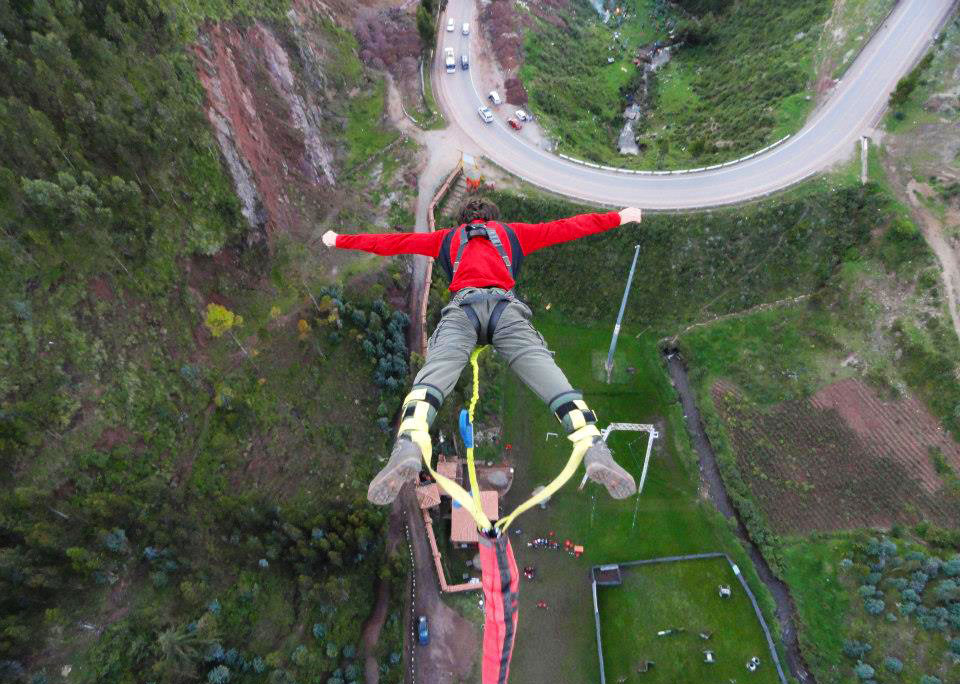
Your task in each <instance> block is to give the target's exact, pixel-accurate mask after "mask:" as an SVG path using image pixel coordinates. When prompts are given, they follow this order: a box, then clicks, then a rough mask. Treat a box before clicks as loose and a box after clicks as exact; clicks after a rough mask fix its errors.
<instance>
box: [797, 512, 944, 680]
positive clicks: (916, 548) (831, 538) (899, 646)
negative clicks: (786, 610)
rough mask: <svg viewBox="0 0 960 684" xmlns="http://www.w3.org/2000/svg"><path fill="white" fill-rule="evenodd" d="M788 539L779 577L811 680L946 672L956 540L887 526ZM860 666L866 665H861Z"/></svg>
mask: <svg viewBox="0 0 960 684" xmlns="http://www.w3.org/2000/svg"><path fill="white" fill-rule="evenodd" d="M893 529H894V533H895V534H896V535H898V536H897V537H894V538H886V537H881V536H879V535H877V536H871V534H870V533H869V532H853V533H849V534H842V535H827V536H816V537H813V538H811V539H794V540H791V541H790V542H789V543H788V544H787V545H786V547H785V548H784V558H785V576H786V579H787V581H788V582H789V583H790V586H791V590H792V593H793V595H794V598H795V601H796V604H797V609H798V612H799V617H800V622H801V626H802V629H801V631H800V637H801V640H802V643H803V644H804V651H805V655H806V659H807V663H808V664H809V665H810V667H811V669H812V670H813V673H814V675H815V676H816V678H817V681H818V682H820V681H823V682H826V683H827V684H841V683H842V684H852V683H853V682H857V681H862V680H863V679H864V677H863V674H867V673H868V672H873V673H874V675H873V676H874V677H875V679H876V680H877V681H912V682H932V681H933V680H932V679H929V678H932V677H936V678H937V680H936V681H943V682H946V681H950V677H951V676H952V674H953V672H954V670H955V669H956V666H957V661H958V660H960V640H958V639H957V636H958V633H960V602H958V594H957V589H956V587H957V582H958V580H957V578H958V576H960V575H958V573H960V556H957V555H956V550H957V549H956V548H947V549H944V548H936V547H934V546H931V545H929V544H927V543H924V542H923V538H922V536H921V535H920V534H919V533H926V532H928V528H927V527H926V526H922V527H920V528H917V529H915V530H912V531H911V532H912V533H910V534H908V533H907V532H906V530H905V529H904V528H902V527H900V526H897V527H894V528H893ZM867 668H869V670H868V669H867Z"/></svg>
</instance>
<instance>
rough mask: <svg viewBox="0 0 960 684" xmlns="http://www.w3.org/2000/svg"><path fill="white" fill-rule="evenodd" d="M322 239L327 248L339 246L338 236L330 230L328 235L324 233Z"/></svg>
mask: <svg viewBox="0 0 960 684" xmlns="http://www.w3.org/2000/svg"><path fill="white" fill-rule="evenodd" d="M322 239H323V244H325V245H326V246H327V247H334V246H336V244H337V234H336V233H334V232H333V231H332V230H328V231H327V232H326V233H324V234H323V238H322Z"/></svg>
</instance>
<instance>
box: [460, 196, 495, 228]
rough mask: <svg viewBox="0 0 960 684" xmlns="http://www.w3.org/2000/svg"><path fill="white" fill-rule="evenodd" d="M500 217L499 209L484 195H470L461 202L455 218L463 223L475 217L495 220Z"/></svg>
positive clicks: (482, 219) (483, 219)
mask: <svg viewBox="0 0 960 684" xmlns="http://www.w3.org/2000/svg"><path fill="white" fill-rule="evenodd" d="M498 218H500V209H499V208H497V205H496V204H494V203H493V202H491V201H490V200H488V199H487V198H486V197H472V198H470V199H468V200H467V201H466V202H464V203H463V206H462V207H460V214H459V215H458V217H457V220H458V221H459V222H460V223H461V224H463V223H470V222H471V221H474V220H476V219H480V220H481V221H496V220H497V219H498Z"/></svg>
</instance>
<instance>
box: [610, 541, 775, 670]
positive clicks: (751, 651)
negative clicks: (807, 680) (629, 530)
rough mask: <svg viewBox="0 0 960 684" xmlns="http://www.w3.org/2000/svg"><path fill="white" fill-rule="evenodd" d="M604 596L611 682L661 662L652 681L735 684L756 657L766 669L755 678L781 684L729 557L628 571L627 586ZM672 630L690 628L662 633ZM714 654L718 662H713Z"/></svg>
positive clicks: (651, 566) (614, 589) (650, 566)
mask: <svg viewBox="0 0 960 684" xmlns="http://www.w3.org/2000/svg"><path fill="white" fill-rule="evenodd" d="M720 585H726V586H729V587H730V588H731V590H732V595H731V596H730V598H726V599H723V598H720V596H719V595H718V587H719V586H720ZM597 592H598V594H597V597H598V601H599V604H600V624H601V634H602V638H603V643H604V656H605V663H604V665H605V668H606V669H605V674H606V676H607V681H610V682H615V681H617V679H618V678H619V677H620V676H623V675H629V676H632V677H633V678H634V679H633V680H636V679H637V676H636V675H635V674H633V673H635V672H636V669H637V665H638V664H639V663H642V662H643V661H645V660H650V661H653V662H654V663H656V664H655V666H654V667H653V669H651V670H650V671H649V672H647V673H646V674H644V675H643V677H642V679H643V681H644V682H681V681H698V682H704V681H727V680H730V679H737V678H739V677H744V676H747V674H748V671H747V669H746V663H747V661H748V660H750V658H751V657H754V656H756V657H758V658H760V667H759V669H758V670H757V671H756V672H754V673H753V674H750V675H749V677H750V681H751V682H756V684H773V683H774V682H778V681H779V679H778V677H777V672H776V669H775V667H774V665H773V663H772V662H771V659H770V650H769V648H768V647H767V643H766V639H765V638H764V636H763V631H762V630H761V628H760V623H759V622H758V621H757V619H756V615H755V613H754V612H753V606H751V604H750V599H749V598H748V597H747V595H746V594H745V593H744V591H743V589H742V588H741V586H740V584H739V582H738V581H737V578H736V576H735V575H734V574H733V570H732V569H731V567H730V564H729V563H728V562H727V560H726V559H725V558H709V559H699V560H691V561H679V562H674V563H658V564H655V565H640V566H635V567H631V568H624V569H623V584H622V585H621V586H619V587H598V589H597ZM668 629H682V630H683V631H682V632H680V633H675V634H671V635H669V636H662V637H661V636H657V633H658V632H659V631H662V630H668ZM701 632H709V633H710V634H711V636H710V639H708V640H704V639H702V638H701V637H700V633H701ZM706 649H709V650H711V651H713V654H714V657H715V658H716V662H715V663H707V662H705V657H704V651H705V650H706ZM628 681H632V680H630V679H628Z"/></svg>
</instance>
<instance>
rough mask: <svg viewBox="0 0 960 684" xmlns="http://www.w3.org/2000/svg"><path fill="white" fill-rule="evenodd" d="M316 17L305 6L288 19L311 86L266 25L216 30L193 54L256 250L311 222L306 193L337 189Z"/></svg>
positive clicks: (213, 27)
mask: <svg viewBox="0 0 960 684" xmlns="http://www.w3.org/2000/svg"><path fill="white" fill-rule="evenodd" d="M308 9H309V7H305V6H304V3H298V4H297V5H295V6H294V9H292V10H291V11H290V13H289V14H288V18H289V19H290V29H289V30H290V35H291V37H292V39H293V40H292V42H294V43H295V44H296V45H297V46H298V53H295V54H294V55H293V59H296V60H300V61H301V62H302V63H303V64H304V71H305V72H306V73H307V75H308V77H309V79H310V82H309V83H307V84H304V83H302V82H301V81H300V79H299V78H298V77H297V75H295V71H294V68H293V67H292V66H291V56H290V55H289V54H288V52H287V49H286V48H285V47H284V44H283V43H282V41H281V40H278V37H277V35H276V33H275V29H272V28H271V27H269V26H267V25H265V24H263V23H261V22H253V23H252V24H250V25H249V26H246V27H244V28H240V27H238V26H234V25H231V24H214V25H211V26H208V27H207V28H206V29H205V30H204V31H203V32H202V33H201V36H200V38H199V40H198V42H197V44H196V45H195V46H194V49H193V52H194V55H195V56H196V61H197V72H198V75H199V78H200V82H201V83H202V84H203V88H204V90H205V91H206V95H207V109H206V112H207V118H208V119H209V120H210V124H211V126H212V127H213V131H214V135H215V137H216V139H217V143H218V144H219V146H220V151H221V153H222V155H223V158H224V161H225V163H226V165H227V168H228V169H229V170H230V175H231V177H232V178H233V182H234V185H235V186H236V190H237V195H238V197H239V198H240V202H241V206H242V213H243V216H244V218H246V220H247V222H248V223H249V224H250V226H251V229H252V230H251V232H250V233H249V235H248V240H247V241H248V243H254V242H257V241H259V240H261V239H263V238H264V237H266V236H268V235H270V234H271V233H273V232H275V231H284V232H287V231H292V230H296V229H297V228H298V227H299V225H300V224H301V223H302V222H303V217H302V216H300V214H299V211H298V209H296V208H295V207H298V206H301V205H302V202H301V201H300V200H301V199H302V197H303V195H304V193H307V194H312V195H319V196H322V195H323V194H324V192H325V190H327V189H329V188H330V187H332V186H333V185H335V183H336V174H335V170H334V153H333V149H332V147H331V146H330V145H329V144H328V143H327V142H326V139H325V135H324V126H323V124H324V112H323V109H322V107H321V102H322V98H323V92H324V91H323V86H324V83H323V76H322V68H321V67H322V63H321V60H320V58H319V56H318V55H317V53H316V51H315V50H314V48H313V46H312V44H311V43H312V41H311V36H310V32H309V30H308V24H309V21H308V17H307V16H306V15H305V12H306V11H307V10H308ZM328 126H329V123H328ZM294 200H296V201H294Z"/></svg>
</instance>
